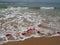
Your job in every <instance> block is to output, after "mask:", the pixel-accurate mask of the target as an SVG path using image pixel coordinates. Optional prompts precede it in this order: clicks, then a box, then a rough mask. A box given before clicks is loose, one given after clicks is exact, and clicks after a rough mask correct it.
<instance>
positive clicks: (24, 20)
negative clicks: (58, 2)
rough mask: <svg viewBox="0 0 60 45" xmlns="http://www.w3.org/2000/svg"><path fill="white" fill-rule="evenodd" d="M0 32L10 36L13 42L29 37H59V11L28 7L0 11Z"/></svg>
mask: <svg viewBox="0 0 60 45" xmlns="http://www.w3.org/2000/svg"><path fill="white" fill-rule="evenodd" d="M40 24H41V25H40ZM28 30H29V31H28ZM27 31H28V32H27ZM0 32H1V33H0V35H1V34H2V35H6V34H9V35H8V36H9V37H11V35H12V36H13V37H14V41H17V40H18V41H19V40H25V39H27V38H30V37H41V36H47V37H48V36H50V37H51V36H60V9H32V8H28V7H9V8H6V9H0ZM2 32H3V33H2ZM57 32H58V33H57ZM22 33H23V35H22ZM25 33H26V34H25ZM10 34H11V35H10ZM16 36H17V37H16ZM6 37H7V36H6ZM7 38H8V37H7ZM7 40H8V39H7ZM7 40H6V41H7ZM8 41H9V40H8ZM10 41H13V39H12V40H10ZM2 43H3V42H2Z"/></svg>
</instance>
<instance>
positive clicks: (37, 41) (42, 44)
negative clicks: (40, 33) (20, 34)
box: [2, 36, 60, 45]
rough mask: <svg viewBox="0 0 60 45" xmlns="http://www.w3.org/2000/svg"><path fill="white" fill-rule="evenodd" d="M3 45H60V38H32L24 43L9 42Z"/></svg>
mask: <svg viewBox="0 0 60 45" xmlns="http://www.w3.org/2000/svg"><path fill="white" fill-rule="evenodd" d="M2 45H60V36H59V37H57V36H56V37H39V38H30V39H26V40H24V41H17V42H8V43H5V44H2Z"/></svg>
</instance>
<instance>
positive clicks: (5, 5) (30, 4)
mask: <svg viewBox="0 0 60 45" xmlns="http://www.w3.org/2000/svg"><path fill="white" fill-rule="evenodd" d="M8 6H23V7H24V6H25V7H57V8H60V3H45V2H43V3H42V2H34V3H33V2H31V3H26V2H24V3H0V7H8Z"/></svg>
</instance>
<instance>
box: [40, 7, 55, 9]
mask: <svg viewBox="0 0 60 45" xmlns="http://www.w3.org/2000/svg"><path fill="white" fill-rule="evenodd" d="M40 9H54V7H40Z"/></svg>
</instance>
